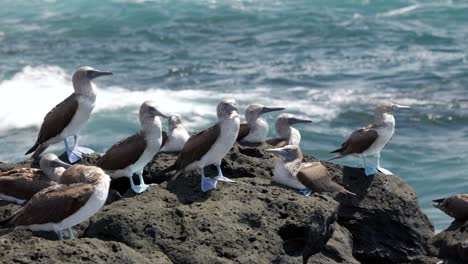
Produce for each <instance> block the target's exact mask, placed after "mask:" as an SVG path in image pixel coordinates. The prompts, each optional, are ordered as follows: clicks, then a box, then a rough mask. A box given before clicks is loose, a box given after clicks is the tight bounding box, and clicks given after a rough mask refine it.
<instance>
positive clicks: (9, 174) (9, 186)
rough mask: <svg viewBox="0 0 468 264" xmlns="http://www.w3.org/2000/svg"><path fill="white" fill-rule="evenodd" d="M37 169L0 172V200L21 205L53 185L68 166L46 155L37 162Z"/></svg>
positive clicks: (51, 155)
mask: <svg viewBox="0 0 468 264" xmlns="http://www.w3.org/2000/svg"><path fill="white" fill-rule="evenodd" d="M39 166H40V168H41V169H40V170H39V169H35V168H20V169H13V170H9V171H5V172H0V199H2V200H5V201H9V202H14V203H17V204H23V203H24V202H26V201H27V200H29V199H31V197H33V196H34V194H36V193H38V192H39V191H41V190H43V189H45V188H47V187H50V186H52V185H55V184H56V183H57V182H58V180H59V178H60V176H61V175H62V173H63V172H64V171H65V168H68V167H69V166H70V165H69V164H67V163H64V162H63V161H61V160H59V158H58V157H57V156H56V155H54V154H52V153H48V154H46V155H44V156H43V157H42V158H41V160H40V161H39Z"/></svg>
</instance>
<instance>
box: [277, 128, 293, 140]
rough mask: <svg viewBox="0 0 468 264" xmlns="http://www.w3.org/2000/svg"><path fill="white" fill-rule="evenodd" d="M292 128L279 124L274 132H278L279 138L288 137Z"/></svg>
mask: <svg viewBox="0 0 468 264" xmlns="http://www.w3.org/2000/svg"><path fill="white" fill-rule="evenodd" d="M292 129H293V128H292V127H291V126H279V127H277V129H276V134H278V137H280V138H290V137H291V132H292Z"/></svg>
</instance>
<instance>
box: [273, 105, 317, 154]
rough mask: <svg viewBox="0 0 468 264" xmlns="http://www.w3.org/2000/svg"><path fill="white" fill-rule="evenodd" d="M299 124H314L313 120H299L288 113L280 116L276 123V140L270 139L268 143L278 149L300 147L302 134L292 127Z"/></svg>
mask: <svg viewBox="0 0 468 264" xmlns="http://www.w3.org/2000/svg"><path fill="white" fill-rule="evenodd" d="M299 123H312V120H308V119H301V118H297V117H295V116H293V115H292V114H288V113H284V114H281V115H279V116H278V118H276V121H275V130H276V138H272V139H268V140H267V143H268V144H270V145H272V146H274V147H276V148H280V147H284V146H286V145H296V146H299V143H301V133H299V130H297V129H295V128H294V127H292V125H294V124H299Z"/></svg>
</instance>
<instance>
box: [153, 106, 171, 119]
mask: <svg viewBox="0 0 468 264" xmlns="http://www.w3.org/2000/svg"><path fill="white" fill-rule="evenodd" d="M150 113H151V114H152V115H153V116H160V117H164V118H166V119H169V117H168V116H166V115H165V114H163V113H161V112H160V111H159V110H158V109H156V108H153V107H151V109H150Z"/></svg>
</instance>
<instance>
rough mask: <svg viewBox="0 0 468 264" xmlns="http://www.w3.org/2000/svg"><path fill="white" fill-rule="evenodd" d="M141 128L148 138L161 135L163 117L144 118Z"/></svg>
mask: <svg viewBox="0 0 468 264" xmlns="http://www.w3.org/2000/svg"><path fill="white" fill-rule="evenodd" d="M141 130H142V131H143V134H144V135H145V138H146V139H148V140H152V139H157V138H159V137H161V119H160V118H159V117H154V118H148V119H145V120H143V122H142V125H141Z"/></svg>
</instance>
